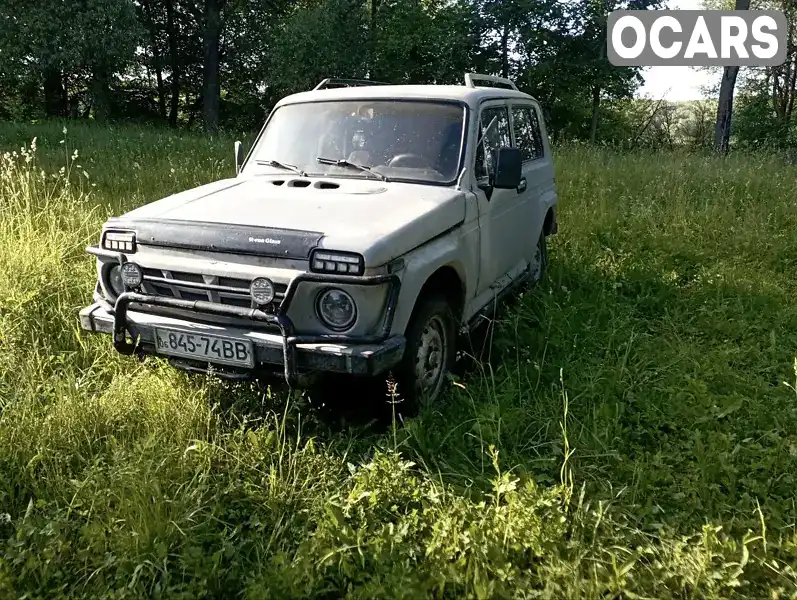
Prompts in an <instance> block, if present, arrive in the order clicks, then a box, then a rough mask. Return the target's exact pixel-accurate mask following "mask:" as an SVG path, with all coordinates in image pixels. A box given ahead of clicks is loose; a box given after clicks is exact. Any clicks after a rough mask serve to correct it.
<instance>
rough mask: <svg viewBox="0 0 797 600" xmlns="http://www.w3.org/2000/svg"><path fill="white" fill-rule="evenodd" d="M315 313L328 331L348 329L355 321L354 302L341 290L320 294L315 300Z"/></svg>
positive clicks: (355, 308) (326, 291) (331, 290)
mask: <svg viewBox="0 0 797 600" xmlns="http://www.w3.org/2000/svg"><path fill="white" fill-rule="evenodd" d="M316 312H317V313H318V317H319V318H320V319H321V321H322V322H323V323H324V325H326V326H327V327H329V328H330V329H335V330H338V331H343V330H345V329H349V328H350V327H351V326H352V325H353V324H354V321H355V320H356V319H357V307H356V306H355V304H354V300H352V297H351V296H349V295H348V294H347V293H346V292H344V291H343V290H336V289H329V290H325V291H323V292H321V293H320V294H319V295H318V299H317V300H316Z"/></svg>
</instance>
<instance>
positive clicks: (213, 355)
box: [155, 329, 255, 368]
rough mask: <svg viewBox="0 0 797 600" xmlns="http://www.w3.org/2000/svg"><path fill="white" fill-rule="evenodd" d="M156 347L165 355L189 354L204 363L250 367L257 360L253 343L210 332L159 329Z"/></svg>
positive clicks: (156, 331) (156, 332)
mask: <svg viewBox="0 0 797 600" xmlns="http://www.w3.org/2000/svg"><path fill="white" fill-rule="evenodd" d="M155 346H156V348H157V351H158V352H159V353H161V354H170V355H173V356H185V357H188V358H193V359H196V360H201V361H203V362H210V363H223V364H226V365H235V366H241V367H250V368H251V367H253V366H254V362H255V361H254V354H253V351H252V343H251V342H248V341H243V340H236V339H230V338H225V337H220V336H217V335H210V334H207V333H187V332H185V331H177V330H174V329H155Z"/></svg>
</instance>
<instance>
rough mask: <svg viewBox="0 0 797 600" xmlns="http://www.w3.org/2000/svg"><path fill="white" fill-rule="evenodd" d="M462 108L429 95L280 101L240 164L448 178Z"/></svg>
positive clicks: (453, 175)
mask: <svg viewBox="0 0 797 600" xmlns="http://www.w3.org/2000/svg"><path fill="white" fill-rule="evenodd" d="M464 111H465V108H464V107H463V106H462V105H460V104H456V103H453V102H432V101H397V100H370V101H360V100H358V101H341V100H336V101H325V102H307V103H301V104H286V105H284V106H281V107H279V108H277V109H276V110H275V111H274V113H273V115H272V116H271V118H270V120H269V122H268V125H267V126H266V129H265V130H264V131H263V134H262V135H261V137H260V139H259V140H258V141H257V144H256V146H255V148H254V150H253V151H252V154H251V159H250V161H249V163H248V165H247V168H246V170H247V171H248V172H252V171H257V170H259V169H265V168H268V169H277V170H290V171H294V172H296V173H302V174H304V175H324V176H327V177H357V178H367V179H375V180H376V179H383V180H390V181H392V180H409V181H420V182H428V183H444V184H449V183H453V182H454V181H456V179H457V175H459V173H458V170H459V159H460V154H461V150H462V130H463V127H464V117H465V112H464Z"/></svg>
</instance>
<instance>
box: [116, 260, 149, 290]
mask: <svg viewBox="0 0 797 600" xmlns="http://www.w3.org/2000/svg"><path fill="white" fill-rule="evenodd" d="M121 276H122V283H124V284H125V287H129V288H137V287H138V286H140V285H141V282H142V281H144V273H143V272H142V271H141V267H139V266H138V265H137V264H136V263H132V262H127V263H125V264H123V265H122V271H121Z"/></svg>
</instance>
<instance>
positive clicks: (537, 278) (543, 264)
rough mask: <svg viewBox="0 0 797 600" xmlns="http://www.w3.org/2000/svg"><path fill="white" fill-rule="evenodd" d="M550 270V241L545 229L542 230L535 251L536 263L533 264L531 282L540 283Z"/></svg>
mask: <svg viewBox="0 0 797 600" xmlns="http://www.w3.org/2000/svg"><path fill="white" fill-rule="evenodd" d="M547 270H548V243H547V238H546V236H545V231H541V232H540V238H539V239H538V240H537V248H536V250H535V252H534V264H532V265H531V283H532V284H533V285H536V284H538V283H540V282H541V281H542V280H543V279H544V277H545V273H546V272H547Z"/></svg>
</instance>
